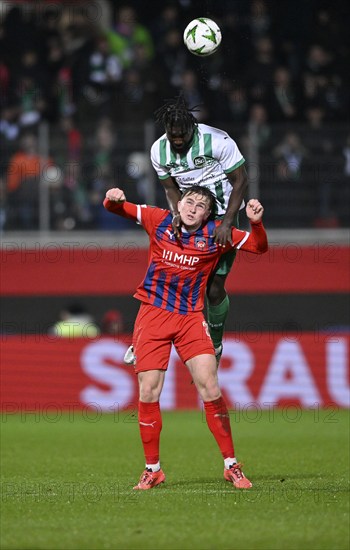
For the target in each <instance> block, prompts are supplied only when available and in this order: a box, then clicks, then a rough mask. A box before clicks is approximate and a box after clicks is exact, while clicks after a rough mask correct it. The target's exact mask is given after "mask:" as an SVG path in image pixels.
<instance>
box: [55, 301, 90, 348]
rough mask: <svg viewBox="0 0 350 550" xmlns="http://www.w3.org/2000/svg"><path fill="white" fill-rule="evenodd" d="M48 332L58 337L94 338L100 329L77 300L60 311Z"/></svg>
mask: <svg viewBox="0 0 350 550" xmlns="http://www.w3.org/2000/svg"><path fill="white" fill-rule="evenodd" d="M49 333H50V334H52V335H55V336H58V337H60V338H71V339H73V338H96V337H97V336H99V334H100V329H99V328H98V326H97V325H96V323H95V321H94V320H93V317H92V316H91V315H90V314H89V313H88V312H87V311H86V309H85V308H84V306H83V305H82V304H80V303H78V302H77V303H72V304H69V305H67V306H66V307H65V308H64V309H63V310H62V311H61V313H60V320H59V321H58V322H57V323H55V324H54V326H53V327H52V328H51V329H49Z"/></svg>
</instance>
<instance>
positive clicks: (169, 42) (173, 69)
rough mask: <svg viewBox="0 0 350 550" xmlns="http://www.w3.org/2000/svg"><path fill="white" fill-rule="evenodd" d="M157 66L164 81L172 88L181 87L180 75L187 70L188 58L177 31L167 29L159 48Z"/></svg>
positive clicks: (180, 35) (179, 33)
mask: <svg viewBox="0 0 350 550" xmlns="http://www.w3.org/2000/svg"><path fill="white" fill-rule="evenodd" d="M158 59H159V66H160V70H161V71H162V72H164V79H165V80H167V81H168V82H169V84H170V85H171V86H173V87H174V88H178V87H179V86H180V85H181V75H182V74H183V72H184V71H185V69H186V68H187V63H188V56H187V52H186V50H185V48H184V44H183V39H182V34H181V32H180V31H179V29H176V28H174V29H172V28H171V29H169V30H168V31H167V33H166V34H165V35H164V38H163V41H162V44H161V45H160V46H159V54H158Z"/></svg>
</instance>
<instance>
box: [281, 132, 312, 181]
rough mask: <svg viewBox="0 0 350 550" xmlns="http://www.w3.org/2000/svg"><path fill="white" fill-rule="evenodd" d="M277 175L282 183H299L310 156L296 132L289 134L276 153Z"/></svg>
mask: <svg viewBox="0 0 350 550" xmlns="http://www.w3.org/2000/svg"><path fill="white" fill-rule="evenodd" d="M273 153H274V156H275V158H276V160H277V175H278V178H279V179H280V180H281V181H288V182H292V181H295V182H297V181H299V180H300V178H301V174H302V170H303V168H304V164H305V161H306V159H307V156H308V152H307V150H306V148H305V147H304V146H303V144H302V142H301V139H300V137H299V135H298V134H296V133H295V132H288V133H287V134H286V135H285V136H284V138H283V140H282V141H281V143H279V144H278V145H277V146H276V147H275V149H274V151H273Z"/></svg>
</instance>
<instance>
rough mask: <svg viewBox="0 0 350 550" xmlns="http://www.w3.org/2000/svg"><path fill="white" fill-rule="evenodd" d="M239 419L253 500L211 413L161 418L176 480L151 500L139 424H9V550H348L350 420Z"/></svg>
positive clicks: (289, 414)
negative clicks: (229, 471)
mask: <svg viewBox="0 0 350 550" xmlns="http://www.w3.org/2000/svg"><path fill="white" fill-rule="evenodd" d="M255 412H256V411H255ZM230 415H231V423H232V428H233V434H234V440H235V445H236V451H237V456H238V458H239V459H240V460H241V461H242V462H243V463H244V471H245V473H246V475H247V476H248V477H249V478H250V479H251V480H252V482H253V485H254V486H253V489H251V490H249V491H238V490H237V489H235V488H234V487H233V486H231V485H230V484H229V483H227V482H225V481H224V480H223V477H222V470H223V464H222V459H221V456H220V454H219V452H218V450H217V448H216V444H215V442H214V439H213V437H212V435H211V433H210V432H209V430H208V428H207V426H206V423H205V422H204V418H203V415H202V414H201V412H195V411H191V412H167V413H163V432H162V441H161V453H162V467H163V469H164V471H165V473H166V476H167V480H166V483H165V484H164V485H161V486H160V487H158V488H155V489H153V490H151V491H144V492H138V491H133V490H132V486H133V485H134V484H135V483H136V482H137V481H138V478H139V476H140V474H141V471H142V469H143V466H144V462H143V454H142V448H141V443H140V440H139V433H138V425H137V422H136V417H135V415H134V414H133V413H124V412H123V413H120V414H115V415H113V414H111V415H91V413H88V414H86V413H83V412H80V411H74V413H73V412H72V413H71V414H66V413H65V414H57V413H56V414H53V413H48V412H47V411H45V414H44V413H43V414H39V413H38V414H37V415H36V416H34V415H33V414H27V415H25V414H23V415H16V416H15V415H8V416H3V417H2V422H1V435H2V437H1V443H2V456H1V508H2V510H1V511H2V513H1V548H2V549H45V550H48V549H89V550H90V549H91V550H99V549H164V550H166V549H176V550H177V549H191V550H193V549H203V550H205V549H208V550H209V549H213V550H217V549H235V550H239V549H249V550H254V549H266V550H272V549H283V550H292V549H298V550H300V549H303V550H306V549H314V550H322V549H324V550H330V549H332V550H342V549H344V550H345V549H348V548H349V470H348V468H349V412H348V411H341V410H335V411H331V410H315V411H312V410H311V411H304V410H299V411H298V410H297V409H294V410H293V409H282V410H273V411H272V410H271V411H264V412H262V413H260V412H259V414H254V415H251V416H250V415H248V414H247V411H246V414H243V413H242V412H241V413H239V412H234V411H231V413H230Z"/></svg>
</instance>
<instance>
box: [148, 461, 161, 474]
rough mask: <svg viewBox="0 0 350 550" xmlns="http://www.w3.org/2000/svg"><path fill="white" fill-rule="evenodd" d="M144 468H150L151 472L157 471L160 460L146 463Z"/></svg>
mask: <svg viewBox="0 0 350 550" xmlns="http://www.w3.org/2000/svg"><path fill="white" fill-rule="evenodd" d="M146 469H147V470H152V472H159V470H160V462H157V464H146Z"/></svg>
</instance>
